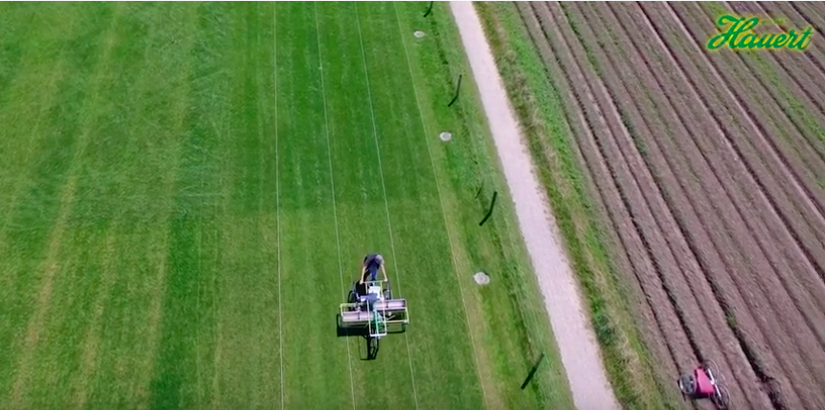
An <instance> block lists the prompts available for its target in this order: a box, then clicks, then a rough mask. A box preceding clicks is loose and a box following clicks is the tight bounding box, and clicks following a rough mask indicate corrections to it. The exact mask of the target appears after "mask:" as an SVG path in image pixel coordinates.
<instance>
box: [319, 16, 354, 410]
mask: <svg viewBox="0 0 825 410" xmlns="http://www.w3.org/2000/svg"><path fill="white" fill-rule="evenodd" d="M313 6H314V11H315V39H316V40H317V42H318V64H319V70H320V71H321V101H323V103H324V135H325V136H326V140H327V159H328V160H329V183H330V186H331V187H332V215H333V217H334V220H335V242H336V245H337V247H338V276H339V277H340V279H341V294H342V296H345V297H346V288H345V287H344V265H343V262H342V261H341V235H340V232H339V228H338V205H337V204H336V203H335V175H334V174H333V172H332V147H331V144H330V142H329V116H328V114H327V91H326V85H325V84H324V59H323V57H322V56H321V30H320V28H319V26H318V3H314V4H313ZM345 340H346V342H347V365H348V367H349V387H350V394H351V395H352V409H353V410H355V407H356V406H355V383H354V382H353V379H352V356H351V355H350V350H349V338H345Z"/></svg>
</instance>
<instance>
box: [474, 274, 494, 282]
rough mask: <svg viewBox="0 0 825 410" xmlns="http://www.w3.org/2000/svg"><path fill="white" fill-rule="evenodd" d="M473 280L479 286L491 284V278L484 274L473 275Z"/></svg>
mask: <svg viewBox="0 0 825 410" xmlns="http://www.w3.org/2000/svg"><path fill="white" fill-rule="evenodd" d="M473 280H474V281H476V283H478V284H479V285H486V284H489V283H490V276H489V275H487V274H486V273H484V272H476V274H475V275H473Z"/></svg>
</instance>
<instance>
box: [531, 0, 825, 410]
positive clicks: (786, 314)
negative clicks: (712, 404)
mask: <svg viewBox="0 0 825 410" xmlns="http://www.w3.org/2000/svg"><path fill="white" fill-rule="evenodd" d="M518 7H519V9H520V11H521V14H522V17H523V19H524V21H525V22H526V24H527V26H528V28H529V29H530V31H531V36H533V40H534V41H535V43H536V44H537V46H538V47H539V49H540V51H541V52H542V55H543V57H544V59H545V62H546V64H547V67H548V72H549V73H550V75H551V76H554V77H555V78H554V80H555V82H556V84H558V86H559V87H560V90H561V92H562V94H563V95H564V96H565V98H567V104H566V105H567V109H568V111H567V112H566V115H567V116H568V120H569V122H570V123H571V125H572V127H573V130H574V133H575V134H576V139H577V142H578V145H579V149H580V151H581V154H582V157H583V158H584V159H585V162H586V165H587V167H588V169H589V171H590V173H591V175H592V176H593V180H594V182H595V185H596V187H597V189H598V190H599V197H600V199H601V201H602V202H603V203H604V204H605V207H606V209H607V213H608V215H607V217H608V218H609V222H610V223H611V224H612V225H613V228H615V230H616V232H617V235H618V238H619V243H617V244H616V248H617V252H618V253H619V254H620V255H619V256H620V258H619V259H621V260H624V261H625V262H626V263H624V264H622V263H619V265H620V266H621V265H625V266H624V269H623V270H624V271H625V272H624V273H625V274H626V275H627V278H628V279H629V280H631V281H633V282H636V283H638V285H639V287H638V289H639V290H640V292H641V294H642V295H643V296H644V298H645V302H646V303H645V304H643V305H642V307H641V310H640V312H639V313H640V315H641V316H643V317H645V318H647V319H648V320H649V323H650V325H651V326H650V330H651V331H650V332H649V334H650V340H649V342H650V344H651V346H652V348H653V350H654V353H656V354H657V355H658V356H659V357H660V358H661V359H662V361H661V362H662V363H663V365H664V366H665V367H666V370H667V373H668V374H669V375H672V376H673V377H674V378H675V377H676V375H677V374H679V373H681V372H684V371H687V370H688V369H689V368H691V367H692V366H693V365H695V364H696V363H698V362H699V361H702V360H705V359H713V360H714V361H715V362H717V363H718V365H719V367H721V370H722V372H723V373H724V375H725V381H726V385H727V387H728V389H729V390H730V393H731V398H732V402H733V404H734V405H736V407H737V408H789V409H801V408H825V389H822V388H821V386H825V350H823V347H825V279H823V278H825V273H824V272H825V216H823V214H824V213H825V190H823V186H825V110H823V109H824V108H825V70H824V69H823V68H824V67H825V52H823V51H822V50H824V49H823V48H822V47H823V45H822V44H823V43H822V39H821V37H817V36H818V34H819V32H816V33H815V34H814V37H813V42H812V45H811V46H810V48H809V49H808V50H806V51H805V52H804V53H799V52H792V51H778V52H776V51H774V52H770V51H756V52H753V51H752V52H747V53H743V52H740V53H736V52H733V51H731V50H722V51H719V52H714V53H709V52H707V51H706V50H705V48H704V45H705V42H706V41H707V39H709V38H710V37H711V36H712V35H714V34H716V32H717V30H718V28H717V27H716V25H715V20H716V18H717V17H718V15H719V14H720V10H716V9H713V8H712V7H713V5H712V4H710V3H702V4H697V3H671V4H662V3H656V4H654V3H644V4H635V3H634V4H630V3H622V4H619V3H599V4H592V3H564V4H559V3H538V2H535V3H518ZM724 7H727V9H728V10H732V11H733V13H732V14H739V15H741V14H755V15H758V16H763V17H767V15H770V16H772V17H784V19H785V20H786V23H785V24H783V25H782V27H781V28H782V29H783V30H786V29H789V28H797V29H798V28H804V27H806V26H809V25H813V26H814V30H816V29H817V28H818V27H823V26H825V18H824V17H822V16H825V6H822V5H820V4H813V3H808V4H801V3H794V4H790V3H782V4H762V3H749V4H726V5H724ZM806 20H807V21H808V22H806ZM760 29H761V30H762V32H765V31H767V30H771V29H769V28H765V27H762V28H757V32H760ZM773 31H776V29H773ZM625 257H626V259H625Z"/></svg>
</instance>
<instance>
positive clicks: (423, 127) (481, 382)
mask: <svg viewBox="0 0 825 410" xmlns="http://www.w3.org/2000/svg"><path fill="white" fill-rule="evenodd" d="M393 10H395V21H396V23H397V25H398V33H399V34H400V36H401V44H402V45H403V46H404V58H405V60H406V62H407V69H408V70H409V73H410V83H411V84H412V88H413V95H414V96H415V106H416V108H417V109H418V118H419V120H420V122H421V130H422V132H423V134H422V135H423V137H424V145H425V146H426V147H427V155H428V156H429V157H430V167H431V168H432V170H433V179H434V180H435V189H436V192H438V202H439V206H440V207H441V216H442V217H443V218H444V230H445V231H446V232H447V240H448V241H449V243H450V257H451V259H452V264H453V272H454V273H455V279H456V282H458V291H459V294H460V295H461V306H462V307H463V309H464V319H465V321H466V322H467V333H468V334H469V335H470V343H472V345H473V358H474V359H475V362H476V376H477V377H478V384H479V386H481V396H482V400H483V401H484V408H485V409H486V408H488V404H487V391H486V389H485V388H484V380H482V378H481V364H480V362H479V360H478V350H477V348H476V341H475V337H474V336H473V329H472V327H471V326H470V314H469V313H468V311H467V301H466V299H465V297H464V286H463V285H462V284H461V278H460V277H459V275H458V261H457V260H456V252H455V245H454V244H453V235H452V234H451V233H450V225H449V223H448V221H447V212H446V211H445V207H444V198H443V196H442V195H441V186H440V184H439V182H438V173H437V171H436V167H435V160H434V159H433V154H432V148H430V143H429V141H428V140H427V126H426V125H425V124H424V113H423V111H422V110H421V101H420V100H419V98H418V88H417V87H416V86H415V76H414V75H413V70H412V64H411V63H410V56H409V52H408V51H407V42H406V40H404V31H403V29H402V27H401V17H400V16H399V15H398V5H397V4H396V3H393Z"/></svg>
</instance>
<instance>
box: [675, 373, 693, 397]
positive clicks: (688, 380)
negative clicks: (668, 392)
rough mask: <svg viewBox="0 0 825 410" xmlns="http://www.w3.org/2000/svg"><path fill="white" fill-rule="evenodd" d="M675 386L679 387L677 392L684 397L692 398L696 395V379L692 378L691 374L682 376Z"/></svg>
mask: <svg viewBox="0 0 825 410" xmlns="http://www.w3.org/2000/svg"><path fill="white" fill-rule="evenodd" d="M677 384H678V385H679V390H681V391H682V394H684V395H685V396H687V397H690V398H693V397H694V396H695V395H696V379H694V378H693V375H692V374H685V375H682V377H680V378H679V380H678V382H677Z"/></svg>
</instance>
